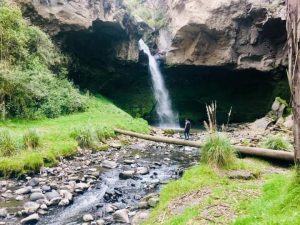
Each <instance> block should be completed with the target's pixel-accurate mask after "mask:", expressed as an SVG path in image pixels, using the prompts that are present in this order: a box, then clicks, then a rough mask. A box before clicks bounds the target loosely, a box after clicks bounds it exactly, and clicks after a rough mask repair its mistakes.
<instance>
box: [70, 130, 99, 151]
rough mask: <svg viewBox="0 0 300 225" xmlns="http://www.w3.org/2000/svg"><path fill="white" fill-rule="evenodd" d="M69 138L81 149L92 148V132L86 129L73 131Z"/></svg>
mask: <svg viewBox="0 0 300 225" xmlns="http://www.w3.org/2000/svg"><path fill="white" fill-rule="evenodd" d="M71 137H73V138H74V139H75V140H76V141H77V143H78V145H79V146H80V147H82V148H90V147H93V144H94V138H93V132H92V131H91V130H90V129H88V128H86V127H83V128H79V129H75V130H74V131H73V132H72V133H71Z"/></svg>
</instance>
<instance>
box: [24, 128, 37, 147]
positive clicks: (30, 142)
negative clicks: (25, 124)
mask: <svg viewBox="0 0 300 225" xmlns="http://www.w3.org/2000/svg"><path fill="white" fill-rule="evenodd" d="M23 145H24V146H25V147H26V148H31V149H36V148H37V147H38V146H40V136H39V135H38V133H37V132H36V130H28V131H27V132H26V133H25V134H24V135H23Z"/></svg>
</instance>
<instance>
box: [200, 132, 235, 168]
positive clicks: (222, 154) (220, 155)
mask: <svg viewBox="0 0 300 225" xmlns="http://www.w3.org/2000/svg"><path fill="white" fill-rule="evenodd" d="M235 157H236V151H235V149H234V148H233V147H232V146H231V144H230V141H229V139H228V138H227V137H226V136H225V135H222V134H219V133H215V134H211V135H210V136H209V137H208V138H207V140H206V141H205V143H204V145H203V147H202V148H201V161H202V162H204V163H207V164H211V165H213V166H217V167H228V166H230V165H231V164H233V163H234V161H235Z"/></svg>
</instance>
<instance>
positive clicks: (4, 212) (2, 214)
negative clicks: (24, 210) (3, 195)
mask: <svg viewBox="0 0 300 225" xmlns="http://www.w3.org/2000/svg"><path fill="white" fill-rule="evenodd" d="M7 215H8V212H7V209H6V208H1V209H0V218H1V217H2V218H5V217H7Z"/></svg>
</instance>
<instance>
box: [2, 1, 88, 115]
mask: <svg viewBox="0 0 300 225" xmlns="http://www.w3.org/2000/svg"><path fill="white" fill-rule="evenodd" d="M67 61H68V60H67V58H66V57H65V56H63V55H62V54H61V53H60V52H59V50H58V49H57V48H56V47H55V45H54V44H53V43H52V41H51V40H50V38H49V37H48V35H46V34H45V33H44V32H43V31H42V30H41V29H39V28H38V27H35V26H32V25H29V24H28V22H27V21H26V20H24V19H23V17H22V13H21V11H20V9H19V8H18V7H17V6H15V5H14V4H12V3H5V2H1V3H0V111H1V114H2V119H5V118H6V117H19V118H43V117H50V118H54V117H58V116H59V115H63V114H68V113H72V112H78V111H84V110H85V109H86V107H87V105H86V101H87V98H86V97H85V96H83V95H81V94H80V93H79V91H78V90H77V89H76V88H75V87H74V86H73V85H72V83H71V82H70V81H69V80H67V78H66V77H67V69H66V67H67Z"/></svg>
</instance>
